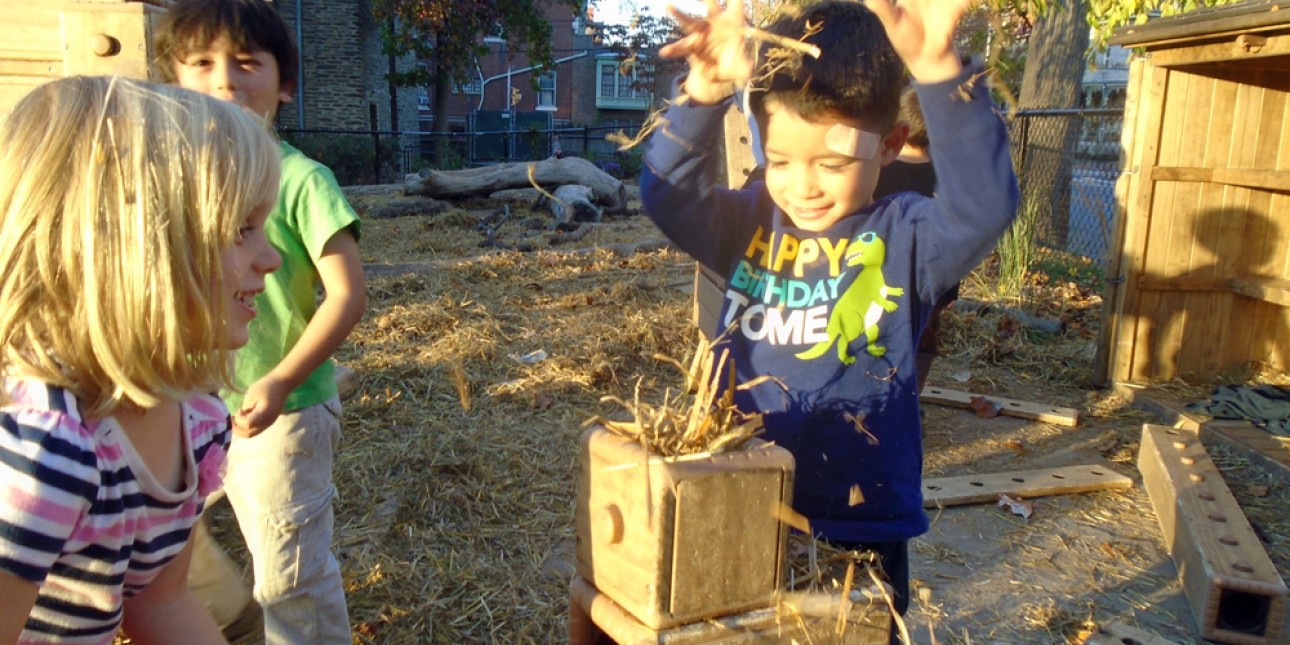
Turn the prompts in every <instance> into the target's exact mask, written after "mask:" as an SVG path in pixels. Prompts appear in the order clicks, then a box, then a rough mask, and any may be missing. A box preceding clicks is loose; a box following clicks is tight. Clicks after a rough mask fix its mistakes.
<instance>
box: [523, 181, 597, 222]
mask: <svg viewBox="0 0 1290 645" xmlns="http://www.w3.org/2000/svg"><path fill="white" fill-rule="evenodd" d="M593 196H594V194H593V192H592V190H591V189H590V188H588V187H586V186H580V185H578V184H565V185H563V186H561V187H559V188H557V189H555V192H553V193H551V197H547V196H545V195H543V196H542V199H540V200H538V201H539V202H540V203H541V204H543V205H544V206H546V207H547V208H548V209H550V210H551V214H552V215H555V228H556V230H560V231H566V230H571V229H574V228H577V227H578V224H579V223H580V222H599V221H600V207H598V206H596V205H595V204H593V203H591V199H592V197H593Z"/></svg>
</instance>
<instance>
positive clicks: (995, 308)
mask: <svg viewBox="0 0 1290 645" xmlns="http://www.w3.org/2000/svg"><path fill="white" fill-rule="evenodd" d="M954 309H955V310H957V311H964V312H968V313H975V314H990V313H995V312H1001V313H1003V314H1005V315H1007V316H1010V317H1012V318H1013V319H1015V320H1016V321H1017V322H1019V323H1021V326H1022V327H1025V328H1027V329H1035V330H1038V331H1042V332H1044V333H1046V334H1053V335H1055V336H1060V335H1061V334H1062V333H1063V332H1065V331H1066V323H1065V322H1063V321H1061V320H1050V319H1048V318H1040V317H1038V316H1033V315H1031V314H1028V313H1026V312H1024V311H1022V310H1020V309H1017V308H1014V307H1008V306H1006V305H1000V304H997V303H991V302H977V301H975V300H963V299H961V298H960V299H958V300H955V301H954Z"/></svg>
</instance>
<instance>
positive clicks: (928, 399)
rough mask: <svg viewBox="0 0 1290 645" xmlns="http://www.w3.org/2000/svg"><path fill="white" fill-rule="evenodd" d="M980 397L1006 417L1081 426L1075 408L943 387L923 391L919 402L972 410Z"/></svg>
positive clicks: (1077, 411) (928, 388)
mask: <svg viewBox="0 0 1290 645" xmlns="http://www.w3.org/2000/svg"><path fill="white" fill-rule="evenodd" d="M978 396H984V397H985V398H987V399H989V400H991V401H994V402H995V403H998V404H999V405H1000V406H1001V408H1000V410H999V414H1002V415H1004V416H1009V417H1018V418H1021V419H1035V420H1038V421H1044V422H1047V423H1055V424H1057V425H1062V426H1075V425H1079V410H1076V409H1074V408H1063V407H1058V406H1055V405H1044V404H1042V403H1030V402H1028V401H1019V400H1017V399H1005V398H1003V397H1001V396H989V395H984V394H972V393H971V392H960V391H958V390H947V389H945V388H943V387H930V386H929V387H927V388H926V389H924V390H923V393H922V395H921V396H919V400H920V401H922V402H923V403H936V404H939V405H948V406H951V407H955V408H969V409H970V408H971V407H972V399H973V398H974V397H978Z"/></svg>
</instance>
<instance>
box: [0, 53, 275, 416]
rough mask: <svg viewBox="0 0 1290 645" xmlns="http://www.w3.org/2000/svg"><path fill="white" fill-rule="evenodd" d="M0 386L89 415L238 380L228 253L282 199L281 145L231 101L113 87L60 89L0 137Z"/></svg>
mask: <svg viewBox="0 0 1290 645" xmlns="http://www.w3.org/2000/svg"><path fill="white" fill-rule="evenodd" d="M0 150H3V151H4V155H3V156H2V158H0V215H2V216H3V221H2V222H0V342H2V343H3V348H2V352H0V375H2V376H3V377H5V378H14V377H24V378H26V377H34V378H38V379H41V380H43V381H45V382H48V383H50V384H52V385H57V386H61V387H64V388H67V389H68V390H69V391H70V392H71V393H72V394H74V395H75V396H76V398H77V399H78V400H79V402H80V405H81V408H82V413H83V414H84V415H85V416H87V417H89V418H101V417H103V416H106V415H108V414H110V413H111V411H112V410H113V409H115V408H116V407H117V406H119V405H121V404H122V403H126V402H128V403H131V404H133V405H136V406H139V407H142V408H149V407H153V406H155V405H157V404H159V403H161V402H164V401H179V400H183V399H185V398H187V397H189V396H191V395H192V393H193V392H196V391H211V390H214V389H216V388H219V387H227V386H229V384H230V383H231V381H232V379H231V360H232V354H231V350H230V349H229V348H227V347H226V344H227V343H226V339H227V325H228V320H227V319H226V316H227V304H226V303H227V298H228V296H227V295H226V293H227V290H226V288H225V287H224V286H223V285H224V277H225V276H224V275H223V270H222V266H221V260H220V258H221V252H222V251H223V250H225V249H227V248H228V247H229V246H230V245H232V244H235V243H236V242H237V240H238V239H239V235H240V232H241V229H242V227H243V226H244V224H245V222H246V221H247V219H248V217H249V215H250V214H251V211H252V210H253V209H255V208H257V207H261V206H265V205H268V207H271V206H272V205H273V203H274V200H276V196H277V190H278V177H279V172H280V170H279V168H280V162H279V157H278V148H277V145H276V144H275V143H274V141H273V138H272V136H271V135H270V134H269V132H268V129H267V128H266V126H265V124H264V123H263V122H261V121H258V120H257V119H255V118H254V117H252V116H251V115H249V114H246V113H245V112H244V111H243V110H241V109H240V108H238V107H237V106H235V105H233V104H231V103H225V102H223V101H219V100H217V99H213V98H209V97H206V96H203V95H201V94H198V93H196V92H191V91H188V90H184V89H181V88H177V87H171V86H165V85H158V84H154V83H148V82H143V81H133V80H127V79H123V78H115V77H73V78H65V79H60V80H56V81H53V82H51V83H48V84H46V85H42V86H40V87H37V88H36V89H35V90H33V91H32V92H31V93H30V94H28V95H27V96H26V97H25V98H23V99H22V100H21V101H20V102H19V103H18V104H17V105H16V106H15V107H14V109H13V111H12V113H11V114H10V115H9V116H8V117H7V118H6V119H5V121H4V124H3V126H0Z"/></svg>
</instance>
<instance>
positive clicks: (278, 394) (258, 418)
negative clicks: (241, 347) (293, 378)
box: [233, 375, 292, 437]
mask: <svg viewBox="0 0 1290 645" xmlns="http://www.w3.org/2000/svg"><path fill="white" fill-rule="evenodd" d="M291 389H292V388H291V386H290V385H289V384H287V383H284V382H282V381H280V380H278V379H275V378H273V377H272V375H270V376H266V377H264V378H262V379H260V380H258V381H256V382H255V383H253V384H251V387H248V388H246V397H245V398H243V399H242V409H240V410H238V411H237V412H236V413H235V414H234V415H233V434H234V435H237V436H239V437H254V436H255V435H257V434H260V433H261V432H264V430H265V429H266V428H268V427H269V426H271V425H273V422H274V421H277V420H278V416H280V415H281V414H282V406H284V405H286V402H287V395H288V394H290V393H291Z"/></svg>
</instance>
